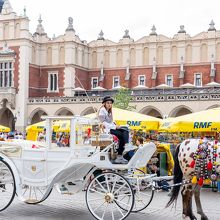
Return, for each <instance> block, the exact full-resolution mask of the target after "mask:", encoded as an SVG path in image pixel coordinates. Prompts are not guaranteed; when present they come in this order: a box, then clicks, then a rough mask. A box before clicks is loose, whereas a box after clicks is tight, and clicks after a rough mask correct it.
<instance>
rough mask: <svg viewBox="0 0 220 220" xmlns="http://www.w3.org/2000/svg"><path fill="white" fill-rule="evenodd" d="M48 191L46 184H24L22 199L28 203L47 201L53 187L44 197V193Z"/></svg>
mask: <svg viewBox="0 0 220 220" xmlns="http://www.w3.org/2000/svg"><path fill="white" fill-rule="evenodd" d="M46 191H47V187H45V186H29V185H25V184H24V185H22V200H23V201H24V202H25V203H27V204H32V205H35V204H39V203H41V202H43V201H45V200H46V199H47V198H48V196H49V195H50V193H51V192H52V189H51V190H50V192H49V193H48V195H47V196H46V197H45V198H44V199H43V196H44V194H45V193H46ZM42 199H43V200H42Z"/></svg>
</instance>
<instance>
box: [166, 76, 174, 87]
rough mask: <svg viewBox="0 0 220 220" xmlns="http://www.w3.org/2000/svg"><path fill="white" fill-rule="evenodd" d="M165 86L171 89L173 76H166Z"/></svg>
mask: <svg viewBox="0 0 220 220" xmlns="http://www.w3.org/2000/svg"><path fill="white" fill-rule="evenodd" d="M166 84H167V85H168V86H171V87H173V75H166Z"/></svg>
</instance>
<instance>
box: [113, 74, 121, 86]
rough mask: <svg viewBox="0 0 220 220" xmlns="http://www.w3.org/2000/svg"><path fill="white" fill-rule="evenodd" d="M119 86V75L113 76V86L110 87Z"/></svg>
mask: <svg viewBox="0 0 220 220" xmlns="http://www.w3.org/2000/svg"><path fill="white" fill-rule="evenodd" d="M118 86H120V81H119V76H114V77H113V86H112V88H115V87H118Z"/></svg>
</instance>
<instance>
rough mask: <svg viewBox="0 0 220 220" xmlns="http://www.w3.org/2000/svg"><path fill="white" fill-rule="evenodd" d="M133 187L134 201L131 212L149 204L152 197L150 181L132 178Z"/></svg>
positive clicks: (142, 208)
mask: <svg viewBox="0 0 220 220" xmlns="http://www.w3.org/2000/svg"><path fill="white" fill-rule="evenodd" d="M134 188H135V192H134V197H135V201H134V207H133V209H132V212H140V211H142V210H144V209H145V208H147V207H148V206H149V205H150V203H151V201H152V199H153V197H154V189H153V185H152V183H151V182H147V181H145V180H141V179H138V178H137V179H135V180H134Z"/></svg>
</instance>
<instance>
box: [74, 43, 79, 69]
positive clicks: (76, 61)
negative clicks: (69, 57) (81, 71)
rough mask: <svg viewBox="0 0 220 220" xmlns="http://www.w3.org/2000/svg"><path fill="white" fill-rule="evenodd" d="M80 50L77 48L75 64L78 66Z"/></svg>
mask: <svg viewBox="0 0 220 220" xmlns="http://www.w3.org/2000/svg"><path fill="white" fill-rule="evenodd" d="M78 53H79V52H78V48H77V47H76V49H75V64H76V65H77V64H78Z"/></svg>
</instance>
